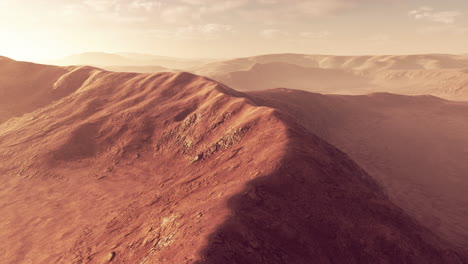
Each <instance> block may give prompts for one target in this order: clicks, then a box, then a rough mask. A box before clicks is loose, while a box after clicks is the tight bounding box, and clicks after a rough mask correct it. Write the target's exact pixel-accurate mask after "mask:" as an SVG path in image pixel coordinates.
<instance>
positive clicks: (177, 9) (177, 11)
mask: <svg viewBox="0 0 468 264" xmlns="http://www.w3.org/2000/svg"><path fill="white" fill-rule="evenodd" d="M199 18H200V14H199V13H197V12H193V10H192V8H190V7H188V6H184V5H179V6H172V7H169V8H165V9H164V10H162V12H161V19H162V20H163V21H164V22H166V23H172V24H176V23H190V22H191V21H194V20H198V19H199Z"/></svg>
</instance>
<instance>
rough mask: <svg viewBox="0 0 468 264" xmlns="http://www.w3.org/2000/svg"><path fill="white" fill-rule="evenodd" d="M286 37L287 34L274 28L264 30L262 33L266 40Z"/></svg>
mask: <svg viewBox="0 0 468 264" xmlns="http://www.w3.org/2000/svg"><path fill="white" fill-rule="evenodd" d="M286 35H287V33H286V32H284V31H282V30H279V29H274V28H270V29H264V30H262V31H260V36H261V37H263V38H266V39H274V38H278V37H284V36H286Z"/></svg>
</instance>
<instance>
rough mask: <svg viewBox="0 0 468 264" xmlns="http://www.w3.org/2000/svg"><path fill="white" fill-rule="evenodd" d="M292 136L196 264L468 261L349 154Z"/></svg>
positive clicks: (300, 133)
mask: <svg viewBox="0 0 468 264" xmlns="http://www.w3.org/2000/svg"><path fill="white" fill-rule="evenodd" d="M290 138H291V142H290V143H289V148H288V149H289V152H288V153H287V155H286V156H285V157H284V159H283V161H282V162H281V163H280V164H281V165H280V166H279V167H278V169H277V170H276V172H275V173H273V174H271V175H268V176H265V177H261V178H257V179H255V180H253V181H251V182H250V183H248V184H247V186H246V188H245V189H244V190H243V191H242V192H241V193H238V194H237V195H235V196H234V197H232V198H231V199H230V201H229V207H230V209H231V210H232V213H231V215H230V217H229V218H228V219H227V220H226V221H225V222H224V223H223V224H222V225H221V226H220V227H219V228H218V229H217V230H216V231H215V232H214V233H213V234H211V236H210V237H209V240H208V244H207V246H206V247H205V248H204V249H203V251H202V252H201V256H202V257H201V259H200V260H199V261H198V262H197V263H198V264H220V263H237V264H249V263H252V264H253V263H256V264H258V263H269V264H274V263H294V264H301V263H304V264H306V263H307V264H309V263H320V264H322V263H340V264H341V263H347V264H353V263H355V264H363V263H468V258H466V256H464V255H462V253H460V252H457V251H456V250H454V249H451V248H452V247H451V246H448V244H446V243H445V242H441V241H440V239H439V238H437V237H435V236H434V235H433V234H432V233H431V232H430V231H429V230H427V229H425V228H423V227H421V226H420V225H419V224H418V223H416V222H415V221H414V220H413V219H411V218H410V217H408V216H407V215H406V214H405V213H404V212H403V211H402V210H401V209H400V208H398V207H396V206H395V205H393V204H392V203H391V202H390V201H389V200H388V198H387V197H386V196H385V195H384V194H383V192H382V191H381V190H380V187H379V186H378V185H377V184H376V183H374V181H373V180H372V179H371V177H370V176H369V175H367V173H366V172H365V171H363V170H362V169H360V168H359V167H358V166H357V165H356V164H355V163H354V162H353V161H352V160H351V159H349V158H348V157H347V156H346V154H344V153H342V152H341V151H339V150H338V149H336V148H334V147H333V146H331V145H329V144H327V143H326V142H324V141H322V140H321V139H319V138H317V137H315V136H313V135H311V134H307V132H305V131H304V130H302V129H301V128H297V129H291V130H290Z"/></svg>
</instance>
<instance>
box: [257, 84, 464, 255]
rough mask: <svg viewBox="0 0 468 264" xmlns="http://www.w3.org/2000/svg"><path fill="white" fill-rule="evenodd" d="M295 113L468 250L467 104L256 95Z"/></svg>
mask: <svg viewBox="0 0 468 264" xmlns="http://www.w3.org/2000/svg"><path fill="white" fill-rule="evenodd" d="M251 95H253V96H255V97H257V100H255V101H256V102H257V103H259V104H261V105H268V106H270V107H271V106H272V107H275V108H278V109H280V110H281V111H284V112H288V113H290V114H292V115H293V116H294V117H295V118H296V119H297V120H298V122H299V123H301V124H302V125H304V126H305V127H306V128H307V129H308V130H309V131H311V132H313V133H315V134H317V135H318V136H320V137H321V138H323V139H325V140H327V141H328V142H330V143H332V144H333V145H335V146H337V147H338V148H340V149H341V150H343V151H345V152H346V153H347V154H348V155H350V157H351V158H352V159H353V160H354V161H356V162H357V163H358V164H359V165H360V166H361V167H362V168H364V169H365V170H366V171H367V172H369V174H370V175H372V176H373V177H374V178H376V179H377V180H378V182H379V183H380V184H381V185H383V186H384V188H385V190H386V191H387V192H388V194H389V196H390V198H391V199H392V200H393V201H394V202H395V203H396V204H397V205H399V206H400V207H402V208H403V209H405V210H406V212H408V213H409V214H410V215H412V216H413V217H415V218H416V219H417V220H419V222H420V223H422V224H424V225H426V226H427V227H429V228H430V229H432V230H434V231H436V232H437V233H438V234H440V235H441V236H443V237H445V238H446V239H448V240H450V241H451V242H453V243H456V244H458V245H460V246H463V247H465V248H468V240H467V238H468V225H467V223H468V214H467V213H466V212H468V199H467V196H466V190H467V188H468V179H467V177H466V176H467V175H466V172H467V171H468V164H467V163H466V160H467V158H468V136H467V133H466V131H468V124H467V122H466V117H467V116H468V104H467V103H462V102H452V101H446V100H442V99H440V98H436V97H432V96H417V97H409V96H401V95H394V94H385V93H381V94H371V95H368V96H338V95H336V96H335V95H320V94H313V93H308V92H304V91H295V90H286V89H275V90H271V91H260V92H254V93H251Z"/></svg>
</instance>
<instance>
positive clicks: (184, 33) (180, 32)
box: [150, 23, 234, 39]
mask: <svg viewBox="0 0 468 264" xmlns="http://www.w3.org/2000/svg"><path fill="white" fill-rule="evenodd" d="M150 32H151V33H152V34H153V35H155V36H156V37H157V38H161V39H217V38H219V37H221V36H223V35H226V34H232V33H233V32H234V28H233V27H232V26H231V25H224V24H213V23H209V24H201V25H189V26H185V27H178V28H176V29H175V30H159V29H158V30H151V31H150Z"/></svg>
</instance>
